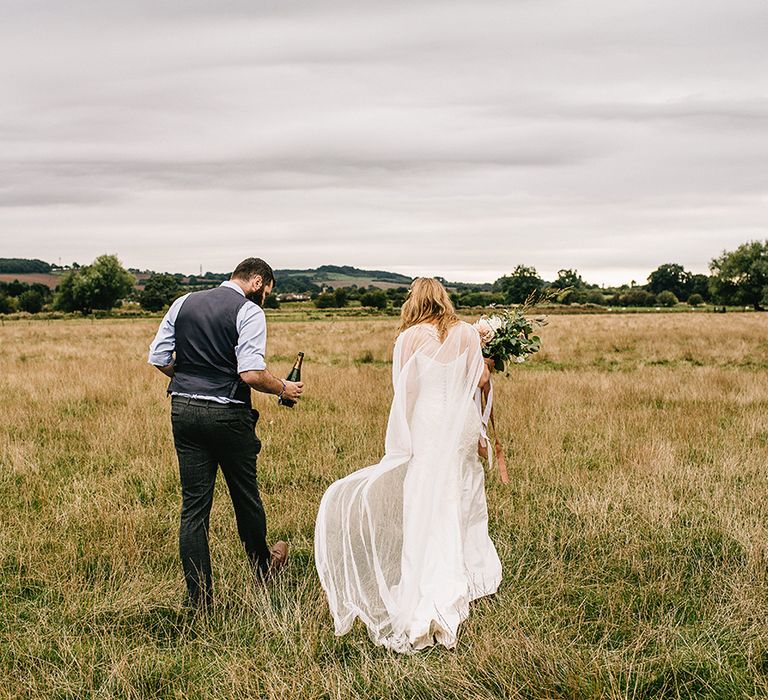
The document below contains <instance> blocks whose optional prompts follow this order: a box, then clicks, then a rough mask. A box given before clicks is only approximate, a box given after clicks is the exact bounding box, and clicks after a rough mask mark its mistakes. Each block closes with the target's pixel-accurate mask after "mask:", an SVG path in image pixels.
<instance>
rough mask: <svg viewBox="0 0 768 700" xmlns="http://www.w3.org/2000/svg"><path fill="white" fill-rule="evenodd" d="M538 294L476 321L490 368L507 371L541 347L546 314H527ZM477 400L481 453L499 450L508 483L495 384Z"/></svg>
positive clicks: (487, 454) (501, 471) (501, 469)
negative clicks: (495, 412)
mask: <svg viewBox="0 0 768 700" xmlns="http://www.w3.org/2000/svg"><path fill="white" fill-rule="evenodd" d="M534 303H535V301H534V297H533V296H530V297H528V299H527V300H526V302H525V303H524V304H523V305H522V306H519V307H517V308H516V309H499V310H498V311H495V312H494V313H493V314H492V315H491V316H485V315H484V316H481V317H480V320H479V321H477V322H476V323H475V328H476V329H477V332H478V334H479V335H480V347H481V348H482V351H483V357H484V358H485V361H486V363H487V364H488V365H489V369H492V370H493V369H495V370H497V371H499V372H503V371H504V368H505V367H506V365H507V364H508V363H509V362H525V358H526V357H527V356H528V355H532V354H533V353H535V352H538V351H539V350H540V349H541V338H539V336H538V335H535V329H536V328H537V327H540V326H544V325H546V323H547V321H546V319H545V318H544V317H542V316H539V317H537V318H533V319H530V318H527V317H526V315H525V312H526V311H528V310H529V309H530V308H531V307H532V306H533V305H534ZM477 393H478V395H477V402H478V407H479V409H480V413H481V415H482V433H481V437H480V443H479V445H478V453H479V454H480V456H481V457H484V458H487V459H488V462H489V464H490V463H491V462H492V457H491V455H492V454H493V453H494V452H495V454H496V461H497V462H498V465H499V474H500V476H501V481H502V483H504V484H507V483H509V476H508V475H507V463H506V459H505V457H504V451H503V449H502V446H501V441H500V440H499V435H498V432H497V431H496V425H495V424H494V420H493V385H492V383H491V382H488V384H487V385H486V386H484V387H483V388H482V389H478V392H477ZM489 425H490V427H492V428H493V432H494V433H495V435H494V449H493V450H492V451H490V450H489V449H488V447H489V445H490V439H489V437H488V427H489Z"/></svg>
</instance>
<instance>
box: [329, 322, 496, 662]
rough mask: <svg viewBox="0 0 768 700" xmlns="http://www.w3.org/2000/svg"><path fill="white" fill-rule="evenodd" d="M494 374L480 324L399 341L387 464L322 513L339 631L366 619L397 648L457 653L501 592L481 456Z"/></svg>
mask: <svg viewBox="0 0 768 700" xmlns="http://www.w3.org/2000/svg"><path fill="white" fill-rule="evenodd" d="M482 371H483V358H482V353H481V350H480V340H479V337H478V335H477V332H476V331H475V329H474V328H472V326H470V325H469V324H466V323H463V322H462V323H459V324H457V325H455V326H453V327H452V328H451V329H450V330H449V332H448V334H447V337H446V338H445V340H444V341H443V342H440V339H439V337H438V333H437V329H436V328H435V327H434V326H433V325H431V324H419V325H417V326H413V327H412V328H409V329H407V330H406V331H404V332H403V333H401V334H400V336H399V337H398V339H397V342H396V343H395V349H394V355H393V384H394V398H393V401H392V408H391V410H390V415H389V422H388V425H387V435H386V441H385V455H384V458H383V459H382V460H381V462H379V463H378V464H375V465H372V466H369V467H366V468H364V469H361V470H359V471H356V472H354V473H352V474H350V475H349V476H347V477H345V478H343V479H340V480H339V481H336V482H335V483H333V484H332V485H331V486H330V488H329V489H328V490H327V491H326V493H325V495H324V496H323V499H322V501H321V503H320V510H319V513H318V516H317V523H316V526H315V563H316V566H317V571H318V574H319V576H320V582H321V584H322V586H323V589H324V590H325V592H326V595H327V597H328V603H329V606H330V609H331V614H332V616H333V621H334V627H335V631H336V634H337V635H342V634H345V633H346V632H348V631H349V629H350V628H351V626H352V623H353V622H354V619H355V617H359V618H360V619H361V620H362V621H363V623H365V625H366V626H367V628H368V633H369V635H370V637H371V639H372V640H373V641H374V642H375V643H376V644H379V645H382V646H385V647H387V648H389V649H392V650H394V651H398V652H402V653H412V652H413V651H415V650H418V649H422V648H424V647H427V646H430V645H432V644H434V643H435V642H437V643H440V644H443V645H445V646H446V647H449V648H450V647H453V646H455V644H456V637H457V633H458V627H459V625H460V623H461V622H462V621H463V620H464V619H466V617H467V615H468V614H469V603H470V602H471V601H472V600H474V599H476V598H479V597H481V596H485V595H489V594H492V593H494V592H495V591H496V589H497V588H498V586H499V583H500V581H501V562H500V561H499V557H498V555H497V553H496V549H495V547H494V546H493V543H492V542H491V540H490V538H489V536H488V511H487V507H486V501H485V489H484V474H483V468H482V465H481V464H480V461H479V460H478V457H477V441H478V438H479V436H480V431H481V419H480V414H479V411H478V408H477V406H476V404H475V403H474V402H473V396H474V395H475V390H476V387H477V383H478V381H479V380H480V376H481V374H482Z"/></svg>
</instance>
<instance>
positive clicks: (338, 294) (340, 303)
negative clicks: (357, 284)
mask: <svg viewBox="0 0 768 700" xmlns="http://www.w3.org/2000/svg"><path fill="white" fill-rule="evenodd" d="M333 301H334V303H335V304H336V308H338V309H343V308H344V307H345V306H346V305H347V290H346V289H344V287H337V288H336V289H334V290H333Z"/></svg>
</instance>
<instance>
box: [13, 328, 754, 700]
mask: <svg viewBox="0 0 768 700" xmlns="http://www.w3.org/2000/svg"><path fill="white" fill-rule="evenodd" d="M395 325H396V323H395V322H394V321H392V320H356V321H350V320H346V321H332V320H328V321H325V322H316V323H311V322H309V323H308V322H289V321H281V322H279V323H274V324H272V325H271V327H270V343H269V351H270V365H271V367H272V369H273V370H275V371H280V372H286V371H287V370H288V368H289V366H290V363H291V361H292V358H293V355H294V353H295V352H296V351H297V350H304V351H305V352H306V353H307V361H306V365H305V376H306V380H307V397H306V400H305V401H303V403H302V404H301V405H300V406H299V407H298V408H296V409H294V410H293V411H288V410H285V409H279V408H278V407H277V406H275V404H274V401H273V400H270V399H267V398H260V399H259V400H258V406H259V408H260V410H261V412H262V418H261V421H260V423H259V428H258V430H259V434H260V437H261V438H262V441H263V444H264V449H263V452H262V455H261V457H260V461H259V476H260V485H261V489H262V493H263V497H264V500H265V504H266V507H267V514H268V519H269V529H270V533H271V536H272V537H273V538H275V539H277V538H285V539H287V540H289V541H290V543H291V547H292V558H291V565H290V567H289V569H288V571H287V572H286V573H285V575H283V576H281V577H280V579H279V580H278V581H277V582H276V584H275V585H274V586H273V587H272V588H271V589H270V590H269V592H268V593H260V592H257V591H254V590H253V589H252V588H251V587H250V586H249V576H248V570H247V567H246V565H245V562H244V557H243V556H242V553H241V549H240V544H239V542H238V540H237V535H236V530H235V527H234V519H233V515H232V512H231V506H230V504H229V500H228V496H227V494H226V490H225V489H224V488H222V484H221V483H220V484H219V485H218V486H217V492H216V497H215V499H216V502H215V504H214V512H213V516H212V525H211V529H212V533H211V537H212V542H211V547H212V553H213V562H214V567H215V576H216V581H217V597H218V602H219V606H218V608H217V609H216V611H215V612H214V614H213V615H212V616H211V617H209V618H207V619H196V618H190V617H189V616H188V615H187V614H186V613H185V611H184V610H183V608H182V605H181V603H182V599H183V597H182V585H183V584H182V579H181V574H180V567H179V563H178V560H177V544H176V536H177V518H178V509H179V493H178V484H177V479H178V477H177V467H176V462H175V455H174V452H173V447H172V442H171V436H170V430H169V418H168V402H167V399H166V398H165V396H164V388H165V381H164V379H163V377H161V376H160V374H159V373H157V372H156V371H155V370H153V369H152V368H150V367H148V366H146V365H145V356H146V349H147V345H148V343H149V341H150V340H151V338H152V335H153V334H154V330H155V327H156V323H155V322H148V321H106V320H105V321H98V322H92V321H88V320H82V321H67V322H62V321H53V322H23V321H19V322H13V323H6V324H5V325H3V326H2V327H0V367H2V374H1V375H0V390H2V397H3V398H2V403H1V404H0V671H2V683H0V697H8V698H17V697H28V698H85V697H97V698H113V697H114V698H159V697H162V698H203V697H204V698H250V697H269V698H308V699H313V698H366V699H370V700H374V699H377V698H492V697H493V698H632V697H634V698H675V697H696V698H705V697H706V698H758V697H766V696H768V575H767V571H768V567H767V564H768V551H767V548H768V538H767V537H766V535H767V533H766V529H767V528H768V483H767V481H766V474H767V472H768V469H766V457H768V411H767V410H766V409H767V408H768V375H767V374H766V369H767V368H768V337H766V333H765V320H764V319H763V317H762V316H760V315H752V314H728V315H725V316H719V315H718V316H715V315H705V314H696V315H690V316H685V315H682V314H668V315H667V314H660V315H653V316H627V317H622V316H614V315H610V316H608V315H606V316H589V317H569V316H557V317H553V318H552V319H551V324H550V325H549V326H548V327H547V328H546V329H545V330H544V332H543V336H544V348H545V349H544V351H543V352H542V353H541V355H540V357H538V358H536V359H535V360H534V361H532V362H531V363H530V364H526V365H522V366H516V367H514V368H513V369H512V370H511V372H510V375H509V376H508V377H499V378H498V379H497V394H498V396H499V404H498V424H499V426H500V429H501V432H502V437H503V440H504V443H505V445H506V448H507V452H508V461H509V464H510V477H511V484H510V485H509V487H503V486H502V485H501V484H500V483H499V481H498V478H497V477H496V475H495V474H489V475H488V480H487V483H488V489H487V490H488V502H489V509H490V516H491V535H492V537H493V539H494V541H495V542H496V545H497V547H498V550H499V553H500V556H501V559H502V563H503V566H504V581H503V584H502V587H501V590H500V592H499V593H498V594H497V595H496V596H495V597H494V598H493V599H492V600H484V601H481V602H479V603H478V604H476V605H474V606H473V608H472V613H471V616H470V618H469V620H468V621H467V622H466V623H465V624H464V626H463V627H462V630H461V637H460V641H459V645H458V648H457V650H456V651H454V652H447V651H445V650H441V649H435V650H432V651H429V652H426V653H422V654H419V655H417V656H415V657H411V658H402V657H398V656H394V655H392V654H390V653H388V652H385V651H382V650H380V649H377V648H374V647H373V646H372V645H371V644H370V642H369V641H368V640H367V638H366V636H365V633H364V632H363V631H362V630H361V629H359V628H358V629H356V630H355V631H354V632H353V633H352V634H350V635H348V636H347V637H344V638H341V639H336V638H334V636H333V632H332V626H331V620H330V617H329V615H328V613H327V609H326V605H325V601H324V598H323V595H322V593H321V591H320V589H319V586H318V582H317V578H316V576H315V573H314V567H313V563H312V531H313V525H314V516H315V512H316V507H317V504H318V502H319V499H320V496H321V495H322V492H323V490H324V489H325V488H326V486H327V485H328V484H329V483H330V482H331V481H332V480H334V479H336V478H338V477H340V476H342V475H344V474H347V473H349V472H350V471H352V470H354V469H357V468H359V467H362V466H364V465H366V464H369V463H372V462H375V461H377V460H378V459H379V457H380V456H381V451H382V444H383V437H384V430H385V423H386V415H387V412H388V408H389V406H388V402H389V397H390V388H389V376H390V365H389V357H390V353H391V349H392V343H393V339H394V329H395Z"/></svg>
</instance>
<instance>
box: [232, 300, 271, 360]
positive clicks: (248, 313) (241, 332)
mask: <svg viewBox="0 0 768 700" xmlns="http://www.w3.org/2000/svg"><path fill="white" fill-rule="evenodd" d="M237 333H238V338H237V345H236V346H235V355H236V356H237V371H238V372H248V371H249V370H263V369H266V368H267V363H266V360H265V359H264V358H265V356H266V354H267V321H266V319H265V318H264V311H262V309H261V307H259V306H257V305H256V304H254V303H253V302H250V301H249V302H246V303H245V304H244V305H243V306H242V307H241V308H240V311H239V312H238V314H237Z"/></svg>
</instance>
